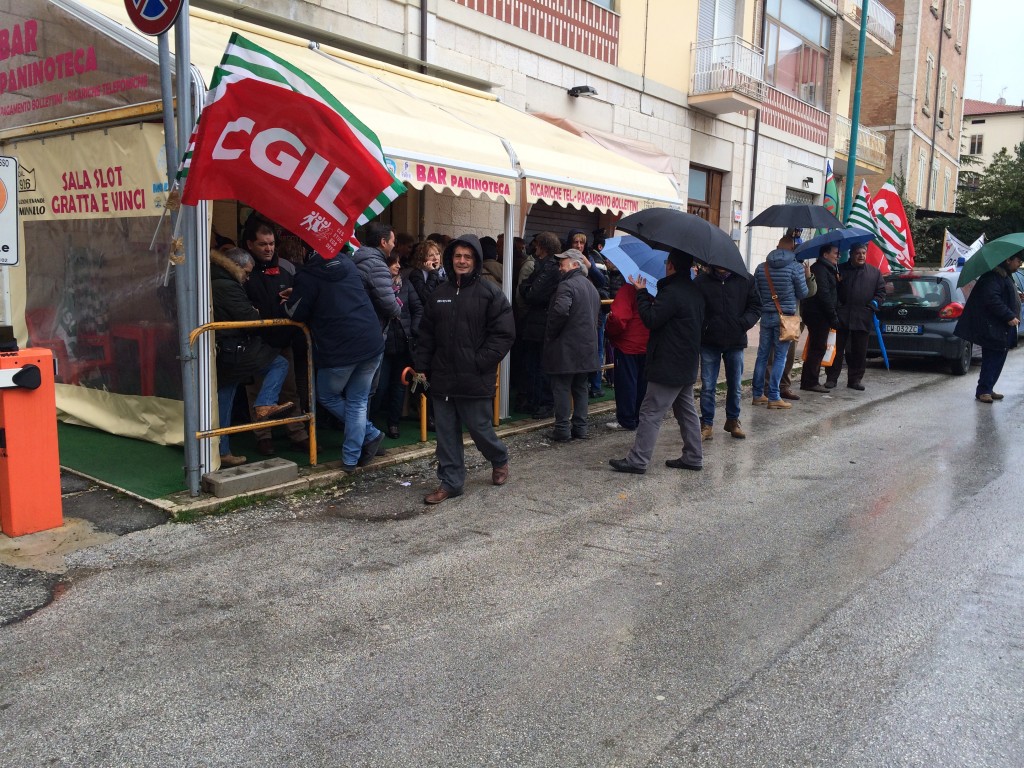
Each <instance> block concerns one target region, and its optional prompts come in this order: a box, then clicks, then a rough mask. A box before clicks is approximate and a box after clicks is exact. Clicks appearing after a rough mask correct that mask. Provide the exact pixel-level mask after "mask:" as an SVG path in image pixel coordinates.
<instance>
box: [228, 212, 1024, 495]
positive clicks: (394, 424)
mask: <svg viewBox="0 0 1024 768" xmlns="http://www.w3.org/2000/svg"><path fill="white" fill-rule="evenodd" d="M361 235H362V236H361V243H362V245H361V246H360V247H359V248H358V249H357V250H355V251H354V252H352V253H349V254H339V255H338V256H337V257H335V258H330V259H325V258H324V257H322V256H320V255H318V254H315V253H304V252H303V251H302V249H298V250H297V251H295V254H294V255H291V254H290V255H291V259H286V258H282V252H284V251H285V249H277V248H276V247H275V246H276V239H275V238H276V233H275V229H274V227H273V225H272V223H270V222H267V221H266V220H264V219H262V218H261V217H252V218H251V219H250V223H249V224H247V226H246V228H245V232H244V234H243V241H244V244H245V248H238V247H235V246H234V243H231V242H230V241H225V242H221V243H219V244H218V246H219V247H218V248H217V249H216V250H215V251H214V253H213V255H212V260H213V264H212V267H211V268H212V277H213V306H214V319H215V320H217V321H220V320H253V319H261V318H262V319H266V318H275V317H276V318H285V317H286V318H291V319H294V320H298V321H302V322H305V323H306V324H307V325H308V326H309V330H310V333H311V336H312V340H313V361H314V365H315V369H316V370H315V381H316V392H317V400H318V402H319V405H320V406H321V407H322V409H323V411H322V412H321V413H320V418H321V419H324V418H328V417H329V418H332V419H333V420H334V421H335V422H336V423H337V425H338V426H339V427H342V428H343V430H344V441H343V447H342V468H343V469H345V470H346V471H352V470H354V469H355V468H356V467H358V466H365V465H366V464H367V463H369V462H370V461H372V460H373V459H374V458H375V457H376V456H378V455H381V454H382V453H383V452H384V451H385V448H384V446H383V441H384V439H385V437H390V438H398V437H399V436H400V422H401V419H402V417H403V413H404V412H406V411H407V410H409V408H410V406H409V404H408V400H407V393H408V390H409V381H408V380H406V379H404V378H403V371H406V370H407V369H409V368H411V369H412V370H413V371H415V373H416V378H417V382H416V383H418V384H420V385H421V386H424V387H426V388H427V389H426V391H427V393H428V409H429V413H428V416H429V419H428V420H429V428H430V429H431V430H432V431H434V433H435V436H436V443H437V449H436V451H437V463H438V469H437V476H438V481H439V484H438V487H437V488H436V490H434V491H433V492H432V493H430V494H428V495H427V496H426V498H425V501H426V502H427V503H428V504H437V503H440V502H443V501H444V500H445V499H448V498H451V497H454V496H459V495H461V494H462V492H463V488H464V484H465V481H466V466H465V457H464V453H463V441H462V433H463V430H464V429H465V430H466V431H468V433H469V434H470V436H471V438H472V439H473V442H474V443H475V445H476V447H477V449H478V450H479V451H480V452H481V453H482V455H483V456H484V457H485V458H486V460H487V461H488V462H490V464H491V467H492V474H491V481H492V483H494V484H495V485H503V484H504V483H506V482H507V481H508V478H509V455H508V449H507V447H506V446H505V444H504V443H503V442H502V441H501V439H500V438H499V437H498V436H497V434H496V432H495V430H494V427H493V423H492V401H493V398H494V395H495V387H496V375H497V369H498V365H499V363H500V362H501V361H502V360H503V359H504V358H505V356H506V355H508V354H509V353H510V352H511V354H512V356H511V361H512V386H513V391H514V392H515V400H514V402H515V409H516V410H518V411H519V412H526V413H529V414H531V415H533V416H534V417H536V418H552V419H553V426H552V429H551V430H550V431H549V432H548V433H547V437H548V439H550V440H552V441H554V442H559V443H564V442H569V441H572V440H586V439H588V438H589V437H590V436H591V434H590V425H589V419H588V413H589V406H588V403H589V401H590V400H591V399H593V398H594V397H599V396H601V395H602V394H603V390H604V386H605V383H606V382H609V383H611V384H612V385H613V388H614V395H615V420H614V421H611V422H608V424H607V427H608V428H609V429H613V430H622V431H631V432H634V433H635V435H634V440H633V444H632V446H631V447H630V449H629V451H628V453H627V454H626V455H625V456H624V457H623V458H621V459H619V458H615V459H611V460H610V461H609V464H610V466H611V467H612V469H614V470H615V471H619V472H628V473H634V474H643V473H645V472H646V471H647V469H648V467H649V465H650V462H651V460H652V457H653V453H654V447H655V443H656V441H657V438H658V433H659V431H660V428H661V425H662V422H663V421H664V418H665V415H666V414H667V412H668V410H669V409H670V408H671V409H672V412H673V415H674V417H675V419H676V422H677V424H678V426H679V430H680V438H681V442H682V449H681V453H680V456H679V457H678V458H672V459H668V460H667V461H666V462H665V464H666V466H668V467H670V468H674V469H684V470H700V469H701V468H702V465H703V447H702V444H703V442H705V441H708V440H712V439H713V437H714V430H713V426H714V423H715V414H716V392H717V385H718V379H719V374H720V372H721V369H722V366H723V364H724V368H725V380H726V393H725V394H726V396H725V420H724V424H723V428H724V431H725V432H727V433H728V434H730V435H731V436H732V437H733V438H737V439H742V438H744V437H745V436H746V435H745V432H744V430H743V425H742V422H741V403H742V377H743V367H744V349H745V348H746V347H747V338H748V332H749V331H750V330H751V329H752V328H753V327H754V326H755V325H757V324H758V323H760V338H759V343H758V349H757V357H756V362H755V365H754V370H753V379H752V390H753V393H752V394H753V396H752V400H751V403H752V405H753V406H760V405H763V406H765V407H767V408H768V409H769V410H786V409H789V408H791V407H792V405H791V402H792V401H796V400H799V399H800V395H798V394H797V393H796V392H794V391H793V389H792V387H791V382H792V379H791V368H792V365H793V360H794V348H795V338H796V337H798V335H799V330H800V329H802V328H803V327H806V329H807V337H808V339H807V345H806V349H805V362H804V366H803V370H802V374H801V376H800V382H799V389H800V390H801V391H805V392H812V393H828V392H829V391H830V390H831V389H833V388H835V387H836V386H837V385H838V382H839V377H840V375H841V373H842V371H843V370H844V363H845V370H846V372H847V386H848V387H849V388H850V389H853V390H858V391H862V390H864V389H865V385H864V382H863V378H864V373H865V368H866V354H867V342H868V334H869V332H870V331H871V330H872V328H873V318H872V313H873V312H874V311H876V310H877V309H878V308H879V306H880V305H881V303H882V302H883V301H884V298H885V283H884V281H883V279H882V276H881V274H880V272H879V271H878V270H877V269H876V268H875V267H873V266H871V265H869V264H867V263H866V259H865V256H866V250H867V249H866V246H855V247H854V248H852V249H851V252H850V258H849V260H848V261H846V262H845V263H843V264H840V263H839V251H838V249H837V248H836V247H835V246H825V247H822V248H821V249H820V251H818V252H817V254H816V258H815V259H814V263H813V264H811V263H810V262H811V260H806V261H803V263H801V262H800V261H798V260H797V258H796V253H795V249H796V246H797V244H798V237H799V232H798V231H787V232H786V233H785V235H784V236H783V237H782V238H781V239H780V240H779V243H778V246H777V248H776V249H774V250H773V251H772V252H771V253H769V254H768V256H767V258H766V260H765V261H764V262H763V263H762V264H759V265H758V266H757V268H756V269H755V271H754V274H753V275H749V274H746V273H742V274H739V273H736V272H732V271H729V270H726V269H721V268H717V267H711V268H708V267H701V266H698V265H695V264H694V262H693V259H692V257H691V256H689V255H688V254H686V253H684V252H682V251H679V250H672V251H670V252H669V253H668V257H667V259H666V261H665V277H664V278H663V279H661V280H659V281H658V285H657V291H656V294H655V292H653V291H649V290H648V286H647V284H646V281H645V280H644V278H643V277H641V276H639V275H622V274H620V273H619V272H618V270H617V269H616V268H615V265H614V264H613V263H611V262H609V261H608V260H606V259H605V258H604V256H603V255H602V250H603V248H604V237H603V236H602V234H601V233H600V232H595V233H593V234H590V235H588V234H587V233H586V232H583V231H579V230H574V231H571V232H570V233H569V234H568V236H567V237H566V238H565V239H564V240H562V239H560V238H559V237H558V236H557V235H555V234H554V233H552V232H541V233H538V234H537V235H535V236H534V237H533V238H532V239H531V240H530V242H529V243H527V242H525V241H523V240H521V239H520V238H516V241H515V243H514V244H513V248H512V253H513V268H512V270H511V274H512V278H513V286H512V290H511V293H512V296H513V300H512V301H511V302H510V301H509V300H508V299H507V298H506V296H505V293H504V291H503V289H502V282H503V279H504V270H503V266H502V257H503V253H504V248H503V243H502V236H500V235H499V236H498V237H497V238H490V237H482V238H481V237H478V236H477V235H475V234H464V235H459V236H458V237H455V238H449V237H447V236H444V235H441V234H439V233H435V234H432V235H430V236H429V237H428V238H426V239H425V240H423V241H421V242H416V241H415V240H414V239H413V238H412V237H409V236H405V235H400V234H398V235H396V233H395V231H394V229H393V228H392V227H391V226H389V225H386V224H382V223H377V222H371V223H370V224H369V225H367V226H366V227H365V229H364V231H363V232H362V233H361ZM1017 266H1019V264H1018V265H1017ZM1010 271H1012V270H1010ZM983 287H986V286H983ZM1001 287H1002V286H1001V284H993V287H992V289H991V291H990V290H985V291H984V292H983V295H986V296H988V295H990V294H991V293H992V292H993V291H995V292H998V290H1000V289H1001ZM979 295H982V294H979ZM1015 296H1016V294H1015V293H1014V297H1015ZM607 299H611V301H606V300H607ZM990 303H991V301H990ZM969 309H970V308H969ZM1011 310H1012V307H1011V308H1010V309H1008V310H1007V311H1011ZM1018 310H1019V304H1018ZM976 315H977V313H976V312H974V311H973V310H972V311H970V312H967V313H965V317H966V318H968V319H969V318H971V317H972V316H976ZM962 324H964V325H965V328H967V325H966V324H965V323H962ZM974 325H977V322H975V323H974ZM978 327H980V326H978ZM833 331H834V332H835V349H836V350H838V351H837V352H836V354H835V356H834V359H830V360H825V356H826V353H827V351H828V340H829V337H830V333H831V332H833ZM965 332H966V331H965ZM216 341H217V372H218V381H219V389H218V404H219V409H220V417H221V425H222V426H226V425H229V424H230V423H231V418H232V405H233V403H234V400H235V396H236V393H237V391H238V386H239V384H242V383H244V384H246V392H247V395H248V401H249V402H250V403H251V414H250V417H251V419H252V420H253V421H259V420H265V419H269V418H273V417H274V416H291V415H295V414H298V413H300V412H301V411H300V409H301V408H302V407H311V405H312V404H308V403H306V401H305V400H306V398H308V393H307V392H304V389H305V387H303V386H301V385H300V382H304V381H305V377H306V372H305V371H304V370H302V368H303V367H304V365H300V361H301V363H302V364H304V363H305V359H306V354H305V349H303V348H302V345H303V343H304V339H303V337H302V335H301V334H299V333H297V332H296V329H294V328H293V327H289V326H277V327H271V328H265V329H260V330H258V331H218V332H217V339H216ZM996 357H998V356H997V355H992V354H990V355H989V358H990V362H991V364H989V365H988V366H986V364H984V363H983V374H982V379H983V381H980V382H979V390H978V397H979V399H980V400H983V401H984V402H991V401H992V399H994V398H999V397H1001V396H1000V395H998V394H995V393H993V392H992V385H994V383H995V378H997V377H998V370H996V367H997V363H998V367H1000V368H1001V361H997V360H996V359H995V358H996ZM1003 358H1004V359H1005V352H1004V353H1003ZM608 361H611V362H613V364H614V365H613V366H608V367H611V368H612V372H611V373H610V375H611V377H612V378H611V379H610V380H609V379H608V378H607V376H606V373H605V370H604V368H605V367H606V363H607V362H608ZM297 366H298V367H299V369H300V370H299V371H298V375H296V368H297ZM823 370H824V371H825V378H824V382H822V380H821V374H822V371H823ZM993 377H995V378H993ZM698 379H699V380H700V398H699V408H698V406H697V404H696V403H695V401H694V396H693V392H694V388H695V386H696V383H697V381H698ZM412 407H413V409H414V408H415V406H412ZM372 413H376V414H377V416H378V421H380V422H381V423H382V424H385V429H384V430H382V429H380V428H378V427H377V426H376V425H375V424H374V421H373V419H372V418H370V416H371V414H372ZM287 432H288V438H289V440H290V441H291V442H292V444H293V445H295V446H296V447H297V448H306V449H308V439H309V437H308V434H307V432H306V430H305V426H304V424H303V423H301V422H296V423H292V424H288V425H287ZM256 439H257V450H258V451H259V452H260V453H261V454H263V455H272V454H273V452H274V445H273V440H272V435H271V433H270V431H269V430H268V429H263V430H260V431H258V432H257V433H256ZM220 453H221V463H222V465H223V466H236V465H238V464H240V463H243V462H245V461H246V458H245V457H243V456H235V455H233V454H232V453H231V450H230V444H229V439H228V437H227V436H224V437H222V438H221V442H220Z"/></svg>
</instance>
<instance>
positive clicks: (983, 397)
mask: <svg viewBox="0 0 1024 768" xmlns="http://www.w3.org/2000/svg"><path fill="white" fill-rule="evenodd" d="M974 399H975V400H977V401H978V402H979V403H988V404H989V405H991V404H992V403H993V402H995V398H993V397H992V395H989V394H984V395H975V396H974Z"/></svg>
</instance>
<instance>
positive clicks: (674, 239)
mask: <svg viewBox="0 0 1024 768" xmlns="http://www.w3.org/2000/svg"><path fill="white" fill-rule="evenodd" d="M615 226H616V227H617V228H618V229H621V230H622V231H623V232H629V233H630V234H631V235H636V236H637V237H639V238H641V239H642V240H645V241H646V242H647V243H649V244H650V245H652V246H653V247H655V248H657V247H659V246H661V247H662V248H664V249H665V250H669V249H671V248H676V249H678V250H680V251H683V252H684V253H688V254H690V255H691V256H693V258H694V259H696V260H697V261H700V262H703V263H704V264H707V265H709V266H712V267H721V268H722V269H728V270H729V271H730V272H735V273H736V274H738V275H746V274H749V273H748V272H747V266H746V264H745V263H744V262H743V257H742V256H741V255H740V250H739V248H737V247H736V243H734V242H733V241H732V240H731V239H730V238H729V235H727V234H726V233H725V232H724V231H722V230H721V229H719V228H718V227H716V226H715V225H714V224H711V223H709V222H707V221H705V220H704V219H702V218H701V217H700V216H694V215H693V214H692V213H685V212H683V211H677V210H673V209H672V208H648V209H646V210H644V211H638V212H637V213H631V214H630V215H629V216H626V217H625V218H624V219H620V220H619V222H618V223H617V224H616V225H615Z"/></svg>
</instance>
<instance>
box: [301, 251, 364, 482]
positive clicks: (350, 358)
mask: <svg viewBox="0 0 1024 768" xmlns="http://www.w3.org/2000/svg"><path fill="white" fill-rule="evenodd" d="M286 309H287V311H288V314H289V316H290V317H291V318H292V319H293V320H298V321H300V322H304V323H307V324H308V325H309V332H310V335H311V336H312V338H313V362H314V363H315V364H316V368H317V372H316V397H317V400H318V401H319V402H320V404H321V405H322V406H323V407H324V408H326V409H327V410H328V411H330V412H331V414H332V415H333V416H334V417H335V418H336V419H338V421H340V422H344V423H345V442H344V444H343V446H342V465H341V467H342V469H344V470H345V471H346V472H351V471H353V470H354V469H355V468H356V466H357V465H358V466H365V465H366V464H369V463H370V462H371V461H372V460H373V457H374V456H376V455H377V449H378V448H379V447H380V444H381V443H382V442H383V440H384V433H383V432H381V431H380V430H379V429H377V427H375V426H374V425H373V422H371V421H370V420H369V419H368V418H367V417H366V408H367V402H368V400H369V398H370V386H371V384H372V382H373V376H374V373H375V372H376V371H377V369H378V367H379V366H380V361H381V356H382V355H383V353H384V337H383V336H382V335H381V333H380V323H378V321H377V316H376V315H375V313H374V311H373V306H372V305H371V304H370V299H369V297H368V296H367V295H366V292H365V291H364V290H363V285H362V282H361V280H360V278H359V273H358V271H357V270H356V267H355V265H353V264H352V262H351V260H350V259H349V258H348V257H346V256H342V255H339V256H337V257H335V258H333V259H324V258H323V257H322V256H320V255H319V254H317V255H315V256H313V258H312V259H310V261H309V262H308V263H307V264H306V266H305V267H303V269H302V270H301V271H300V272H299V273H298V274H296V275H295V287H294V289H293V290H292V293H291V295H290V296H289V297H288V304H287V307H286Z"/></svg>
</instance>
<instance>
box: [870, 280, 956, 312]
mask: <svg viewBox="0 0 1024 768" xmlns="http://www.w3.org/2000/svg"><path fill="white" fill-rule="evenodd" d="M948 303H949V286H948V285H946V283H945V281H943V280H936V279H935V278H925V277H920V278H896V279H887V280H886V281H885V306H887V307H896V306H903V307H906V306H911V307H944V306H945V305H946V304H948Z"/></svg>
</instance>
